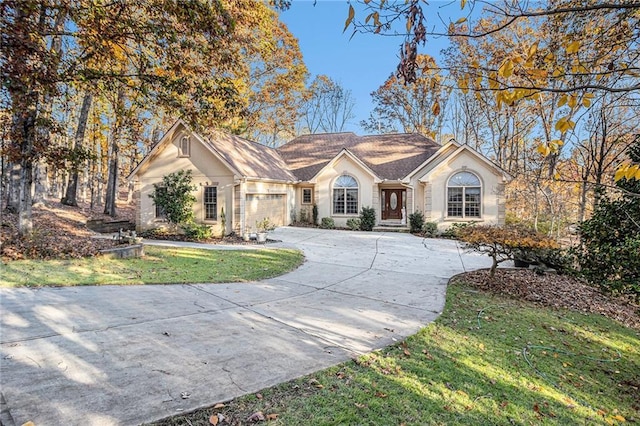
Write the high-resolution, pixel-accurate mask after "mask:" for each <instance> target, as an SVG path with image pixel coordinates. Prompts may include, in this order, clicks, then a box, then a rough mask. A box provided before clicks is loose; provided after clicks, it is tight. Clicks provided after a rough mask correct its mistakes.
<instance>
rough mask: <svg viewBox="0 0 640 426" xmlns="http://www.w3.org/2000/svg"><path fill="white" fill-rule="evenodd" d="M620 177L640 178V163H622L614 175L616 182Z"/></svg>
mask: <svg viewBox="0 0 640 426" xmlns="http://www.w3.org/2000/svg"><path fill="white" fill-rule="evenodd" d="M620 179H639V180H640V164H633V163H631V162H627V163H624V164H622V165H621V166H620V168H619V169H618V170H617V171H616V174H615V176H614V180H615V181H616V182H617V181H619V180H620Z"/></svg>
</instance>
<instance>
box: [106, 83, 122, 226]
mask: <svg viewBox="0 0 640 426" xmlns="http://www.w3.org/2000/svg"><path fill="white" fill-rule="evenodd" d="M114 110H115V113H116V120H115V123H114V127H113V132H112V133H111V149H110V151H111V155H110V158H109V177H108V179H107V194H106V197H105V201H104V213H105V214H108V215H109V216H115V215H116V199H117V194H118V153H119V143H120V133H121V132H122V120H123V114H124V89H122V88H120V89H119V90H118V95H117V99H116V106H115V108H114Z"/></svg>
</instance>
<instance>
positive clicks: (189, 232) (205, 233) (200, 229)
mask: <svg viewBox="0 0 640 426" xmlns="http://www.w3.org/2000/svg"><path fill="white" fill-rule="evenodd" d="M180 228H181V229H182V230H183V231H184V235H185V236H186V237H187V238H189V239H192V240H196V241H200V240H208V239H210V238H211V237H212V236H213V230H212V229H211V227H210V226H208V225H201V224H198V223H194V222H189V223H185V224H182V225H180Z"/></svg>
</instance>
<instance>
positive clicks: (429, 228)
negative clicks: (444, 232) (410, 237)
mask: <svg viewBox="0 0 640 426" xmlns="http://www.w3.org/2000/svg"><path fill="white" fill-rule="evenodd" d="M422 233H423V234H424V236H425V237H429V238H434V237H435V236H437V235H438V224H437V223H435V222H425V223H424V224H423V225H422Z"/></svg>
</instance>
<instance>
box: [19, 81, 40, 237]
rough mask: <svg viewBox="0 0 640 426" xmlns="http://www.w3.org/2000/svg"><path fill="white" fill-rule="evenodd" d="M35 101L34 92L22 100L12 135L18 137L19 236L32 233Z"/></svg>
mask: <svg viewBox="0 0 640 426" xmlns="http://www.w3.org/2000/svg"><path fill="white" fill-rule="evenodd" d="M37 99H38V94H37V93H35V92H30V93H28V94H27V95H26V96H25V97H24V100H23V103H22V105H24V109H22V110H17V111H16V112H15V114H16V115H17V117H16V119H15V120H14V125H15V126H17V128H16V131H15V132H14V135H19V137H20V139H19V140H20V197H19V200H18V233H19V234H20V235H21V236H27V235H30V234H31V233H32V232H33V220H32V217H31V205H32V198H33V197H32V195H31V185H32V184H33V156H34V146H35V138H36V117H37Z"/></svg>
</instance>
